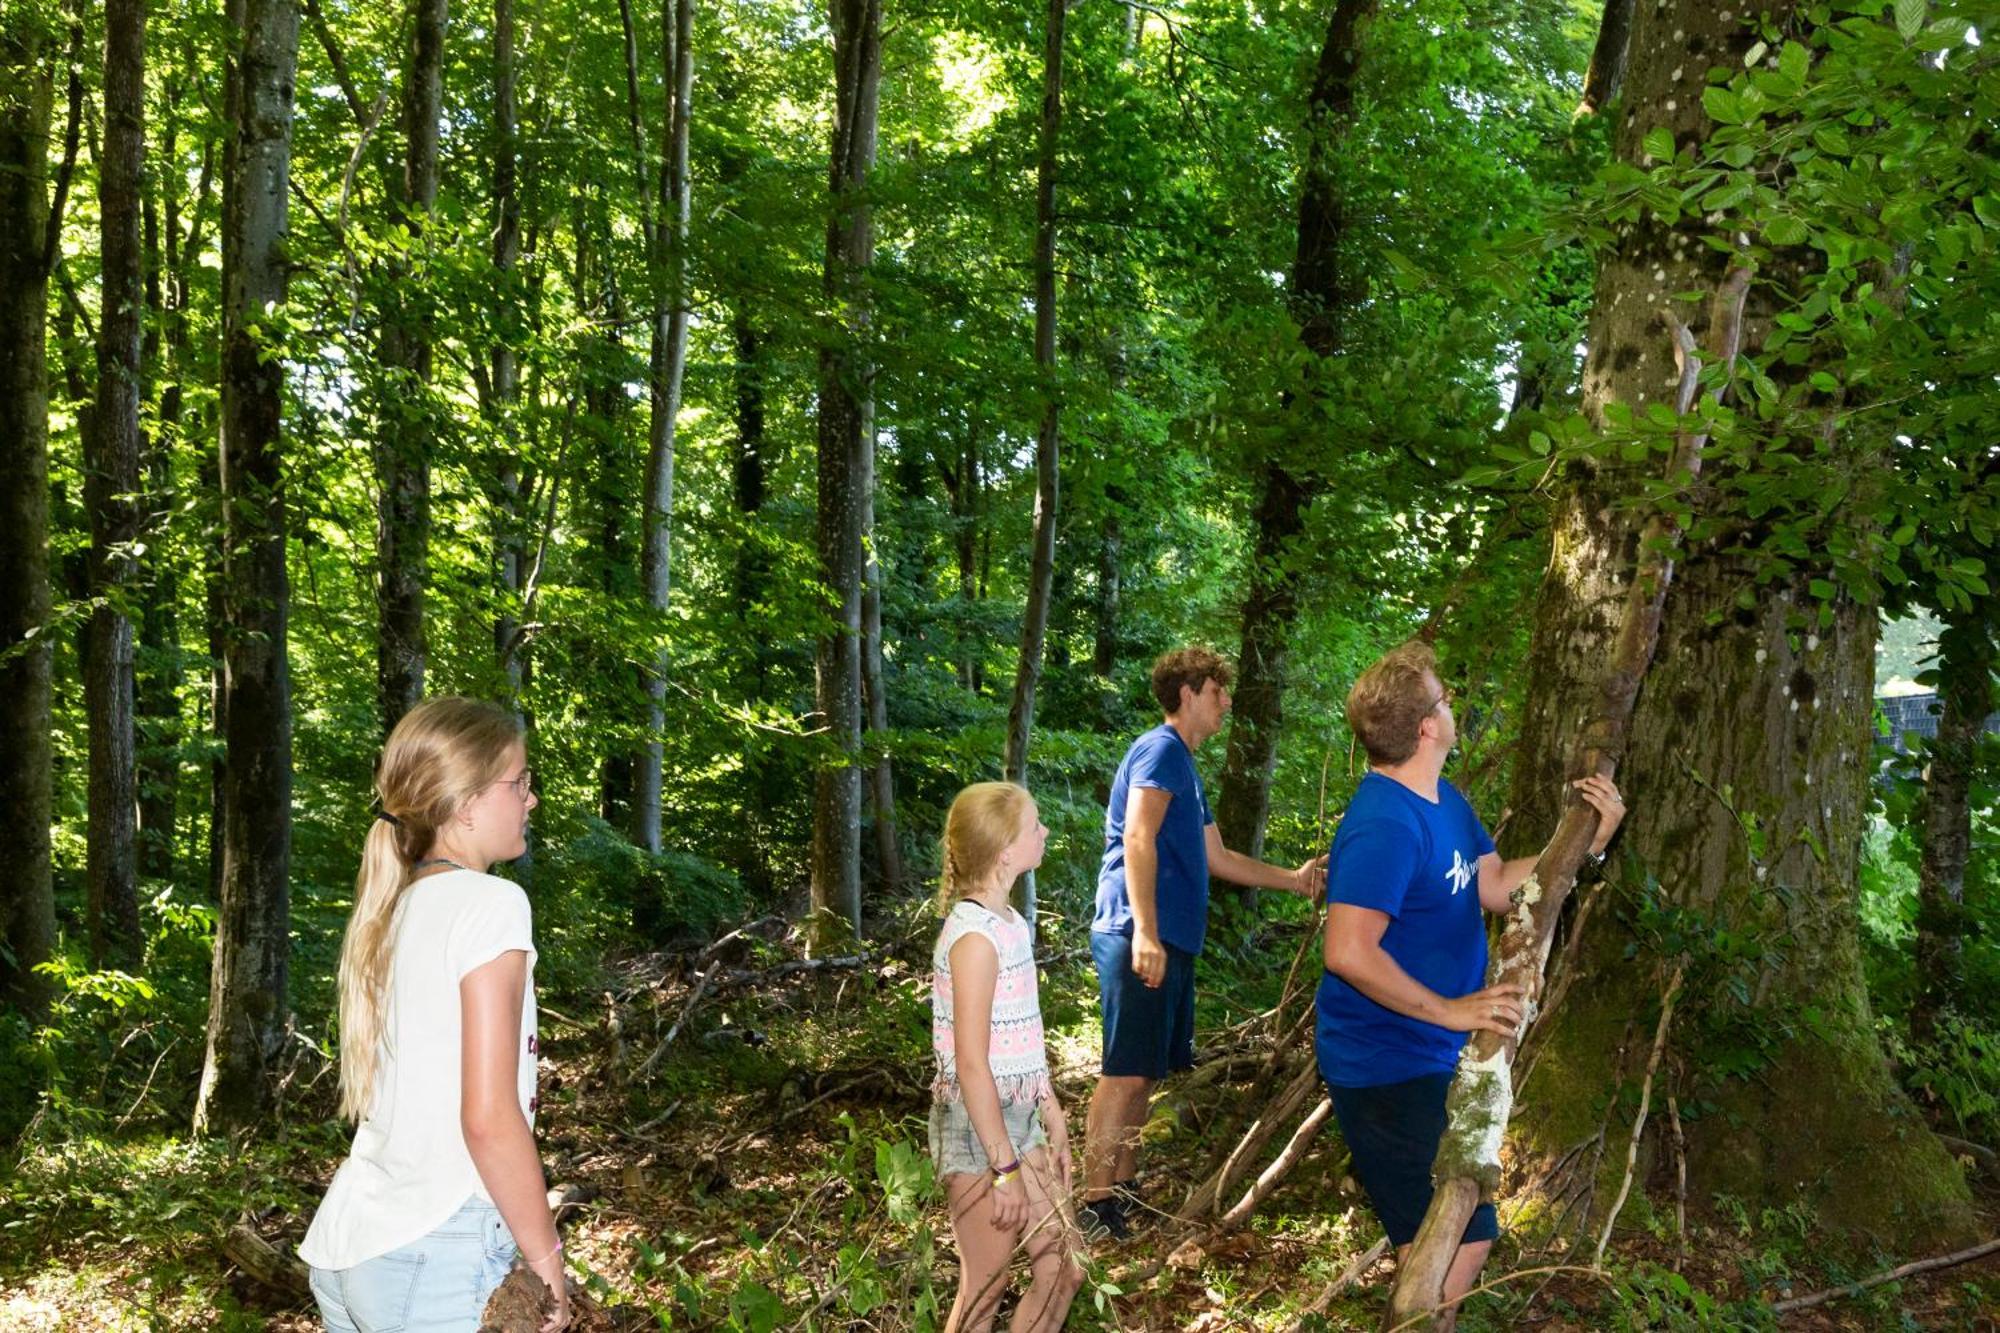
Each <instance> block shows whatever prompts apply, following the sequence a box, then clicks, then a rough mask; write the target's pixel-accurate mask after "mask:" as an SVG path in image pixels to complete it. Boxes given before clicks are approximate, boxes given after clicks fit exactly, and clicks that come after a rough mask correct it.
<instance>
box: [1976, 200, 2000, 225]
mask: <svg viewBox="0 0 2000 1333" xmlns="http://www.w3.org/2000/svg"><path fill="white" fill-rule="evenodd" d="M1972 211H1973V213H1974V214H1976V215H1977V216H1978V218H1979V220H1980V221H1981V222H1983V223H1985V224H1986V225H1987V226H1989V227H2000V197H1995V196H1994V195H1990V194H1975V195H1973V196H1972Z"/></svg>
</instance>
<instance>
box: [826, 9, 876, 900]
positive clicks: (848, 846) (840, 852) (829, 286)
mask: <svg viewBox="0 0 2000 1333" xmlns="http://www.w3.org/2000/svg"><path fill="white" fill-rule="evenodd" d="M833 72H834V104H833V147H832V151H831V152H830V154H829V159H828V167H827V178H828V193H829V194H830V196H831V198H830V201H829V210H830V211H829V215H828V219H827V225H826V269H825V274H826V277H825V283H826V298H827V301H828V303H829V305H830V306H831V308H832V313H833V326H834V327H833V330H832V332H831V333H830V334H829V335H828V341H827V343H826V345H825V346H823V347H822V348H821V349H820V354H819V498H818V519H817V540H818V550H819V564H820V575H821V578H822V579H823V580H824V582H825V585H826V589H827V593H828V594H829V596H830V597H831V598H832V600H833V605H832V607H831V610H832V614H833V624H832V627H831V628H830V629H829V630H827V631H824V632H822V633H821V634H820V635H819V645H818V649H817V651H816V656H815V677H816V680H817V684H816V687H815V699H816V701H817V703H818V708H819V713H820V716H821V718H822V719H823V721H824V725H825V727H826V729H827V733H828V740H829V743H830V751H829V753H828V754H827V756H826V757H825V758H824V759H823V760H822V761H821V764H820V768H819V772H818V775H817V777H816V778H815V785H814V795H813V856H812V901H813V911H814V913H815V914H816V915H818V916H819V917H820V918H821V921H822V928H823V927H824V923H825V922H826V921H828V920H832V921H836V922H845V923H846V928H847V930H848V931H849V932H850V933H852V934H856V935H858V934H860V932H861V720H862V701H861V578H862V544H863V539H864V528H865V525H866V516H867V511H868V508H869V496H870V495H871V493H872V492H873V490H874V487H875V400H874V393H873V378H874V369H873V366H872V364H871V356H870V352H869V348H868V339H869V337H870V326H871V319H870V311H869V302H868V295H867V289H866V285H865V284H866V281H867V276H868V268H869V265H870V264H871V263H872V262H873V260H874V254H875V239H874V227H873V222H872V218H871V207H870V204H869V202H868V196H867V188H868V177H869V172H870V171H871V170H872V169H873V167H874V165H875V134H876V126H877V116H878V99H879V96H880V93H881V86H882V8H881V4H880V0H835V3H834V6H833Z"/></svg>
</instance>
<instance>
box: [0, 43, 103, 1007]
mask: <svg viewBox="0 0 2000 1333" xmlns="http://www.w3.org/2000/svg"><path fill="white" fill-rule="evenodd" d="M45 19H46V15H45V14H44V13H42V12H41V11H38V10H34V11H31V10H26V9H21V8H15V9H10V10H9V11H8V13H7V14H6V15H5V16H4V17H0V76H4V77H0V820H4V821H5V824H4V827H5V829H6V833H7V839H8V842H9V844H10V845H11V846H12V847H13V848H14V849H15V850H14V852H13V853H12V855H13V859H14V863H15V866H16V869H15V870H14V872H13V873H11V874H9V875H8V876H7V883H6V888H5V890H4V892H0V911H4V918H0V939H3V940H4V942H5V944H6V946H7V947H6V949H5V950H4V951H0V994H4V995H5V997H6V999H7V1000H8V1001H9V1002H10V1003H13V1004H16V1005H19V1006H20V1007H22V1008H23V1009H24V1010H26V1011H27V1012H29V1013H39V1012H40V1011H41V1009H42V1007H43V1005H44V1004H45V1003H46V1000H47V994H48V986H47V983H46V982H45V981H43V980H42V979H41V978H40V977H38V976H37V975H36V974H35V972H34V968H35V966H36V965H37V964H38V963H40V962H42V961H43V960H45V959H46V958H48V956H49V953H50V950H51V949H52V948H53V947H54V944H55V895H54V888H53V884H52V882H51V879H50V864H49V813H50V794H51V774H50V770H49V740H50V735H49V722H50V718H49V697H50V689H51V684H50V676H49V672H50V666H51V662H50V642H49V631H50V628H51V626H50V624H49V609H50V589H49V567H48V531H49V492H48V468H49V464H48V439H49V400H48V360H47V351H46V349H47V346H48V327H49V320H48V289H49V288H48V284H49V270H50V268H51V266H52V265H53V263H54V262H55V258H56V256H57V254H58V253H59V240H60V237H61V233H62V217H63V206H64V203H65V201H66V200H67V198H68V195H69V187H70V178H71V172H72V171H73V169H74V167H75V164H76V149H77V142H78V132H79V130H80V128H81V124H82V96H83V93H82V85H81V83H80V81H79V77H78V74H77V72H76V71H75V70H74V68H72V72H71V73H70V76H69V80H68V102H69V117H68V121H69V123H68V128H67V130H66V131H65V134H64V138H63V148H62V158H61V165H60V166H59V167H58V168H57V170H56V174H55V182H54V193H53V196H52V195H51V193H50V178H49V127H50V122H51V116H52V110H53V103H54V96H55V84H56V71H57V69H58V68H59V66H60V62H59V61H58V60H57V59H56V58H55V52H56V50H57V49H58V48H57V43H56V41H55V36H54V34H53V33H52V32H50V31H49V30H48V29H47V28H46V27H45V26H44V21H45Z"/></svg>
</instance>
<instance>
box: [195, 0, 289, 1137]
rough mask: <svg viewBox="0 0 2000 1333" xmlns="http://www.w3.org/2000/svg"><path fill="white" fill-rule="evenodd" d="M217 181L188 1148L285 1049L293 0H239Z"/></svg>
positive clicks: (252, 1099)
mask: <svg viewBox="0 0 2000 1333" xmlns="http://www.w3.org/2000/svg"><path fill="white" fill-rule="evenodd" d="M230 18H231V20H232V25H231V26H232V28H233V30H234V31H233V34H232V36H233V39H234V43H235V49H234V50H233V51H232V53H231V55H232V58H231V69H230V70H229V72H228V89H229V91H228V102H229V113H230V114H229V121H230V125H231V130H230V135H231V139H230V145H229V152H228V156H227V159H226V165H225V168H224V172H223V233H222V242H223V310H222V318H223V326H222V441H221V481H222V508H223V520H222V530H223V542H222V546H223V556H222V558H223V584H224V590H223V597H224V609H225V615H226V620H227V624H226V627H225V629H224V634H223V662H222V670H223V688H222V694H223V703H222V708H221V711H222V713H223V716H224V726H225V727H226V733H225V738H224V740H225V748H226V749H227V751H228V756H229V758H228V764H227V766H226V769H225V773H224V782H223V788H222V811H221V818H222V903H221V910H220V911H219V912H218V913H217V914H216V931H215V964H214V968H213V971H212V972H211V974H210V981H209V992H208V1046H207V1053H206V1056H205V1059H204V1061H203V1065H202V1072H201V1091H200V1094H199V1098H198V1100H197V1101H196V1103H195V1112H194V1130H195V1133H196V1134H206V1133H211V1132H226V1131H234V1130H240V1129H249V1128H252V1127H254V1126H256V1125H258V1124H260V1123H262V1121H263V1119H264V1116H265V1113H266V1111H267V1110H268V1109H269V1108H270V1105H271V1101H272V1098H273V1096H274V1094H275V1091H276V1083H277V1073H278V1070H277V1064H278V1060H279V1057H280V1055H281V1054H282V1051H283V1048H284V1037H285V1027H286V1019H287V1017H288V1015H287V1005H288V995H287V972H288V966H287V965H288V962H289V957H290V952H291V934H290V928H291V899H290V890H291V848H292V701H291V674H290V666H289V659H288V656H287V652H286V643H285V638H286V624H287V619H288V612H289V604H290V600H291V594H290V589H289V587H288V584H287V579H286V570H285V526H286V525H285V489H284V468H283V434H282V423H283V408H284V393H285V363H284V360H283V354H282V348H281V346H279V345H278V335H277V333H276V332H275V330H274V329H273V328H272V327H271V324H270V323H269V322H267V321H272V320H282V318H283V310H284V305H285V288H286V278H287V275H288V273H289V263H290V261H289V260H288V259H287V258H286V254H285V240H286V214H287V203H288V197H287V196H288V187H289V185H290V180H291V155H292V106H293V93H294V86H295V78H296V73H297V69H298V54H299V14H298V8H297V6H296V4H294V3H293V0H232V3H231V5H230Z"/></svg>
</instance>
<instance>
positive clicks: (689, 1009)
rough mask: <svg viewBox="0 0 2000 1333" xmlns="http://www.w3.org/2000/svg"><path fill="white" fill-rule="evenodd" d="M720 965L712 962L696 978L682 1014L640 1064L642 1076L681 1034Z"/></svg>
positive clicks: (649, 1071) (646, 1073)
mask: <svg viewBox="0 0 2000 1333" xmlns="http://www.w3.org/2000/svg"><path fill="white" fill-rule="evenodd" d="M720 966H721V964H720V963H710V964H709V965H708V966H707V968H705V969H704V970H703V971H702V974H701V975H700V976H699V977H697V978H696V979H695V983H694V990H693V992H692V993H690V994H689V995H688V999H687V1003H686V1004H684V1005H682V1006H681V1016H680V1017H679V1018H676V1019H675V1020H674V1025H673V1026H672V1027H670V1028H668V1029H667V1035H666V1036H664V1037H662V1038H660V1044H659V1045H658V1046H655V1047H654V1048H653V1053H652V1054H651V1055H649V1056H647V1057H646V1062H645V1063H644V1064H642V1065H640V1066H639V1077H640V1078H645V1077H647V1076H648V1075H649V1074H651V1073H652V1072H653V1066H654V1065H656V1064H658V1063H659V1062H660V1057H661V1056H663V1055H665V1054H666V1053H667V1047H669V1046H671V1045H673V1044H674V1038H675V1037H678V1036H680V1035H681V1029H682V1028H684V1027H686V1026H687V1021H688V1019H689V1018H690V1017H691V1016H692V1015H693V1014H694V1007H695V1006H696V1005H698V1004H700V1003H701V997H702V996H704V995H706V994H708V987H709V983H710V982H712V981H714V980H715V973H716V970H717V969H718V968H719V967H720Z"/></svg>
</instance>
